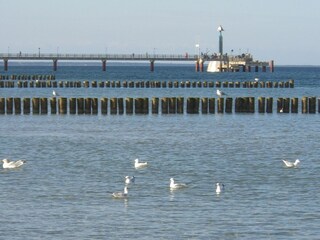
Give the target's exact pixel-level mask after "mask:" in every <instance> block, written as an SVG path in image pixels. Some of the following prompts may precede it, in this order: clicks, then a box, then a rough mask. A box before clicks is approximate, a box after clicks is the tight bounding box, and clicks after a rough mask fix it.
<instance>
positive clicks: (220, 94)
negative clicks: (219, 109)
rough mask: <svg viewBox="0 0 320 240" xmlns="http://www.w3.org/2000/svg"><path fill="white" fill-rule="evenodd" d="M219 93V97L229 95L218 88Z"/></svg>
mask: <svg viewBox="0 0 320 240" xmlns="http://www.w3.org/2000/svg"><path fill="white" fill-rule="evenodd" d="M217 95H218V96H219V97H222V96H223V95H227V94H226V93H225V92H222V91H221V90H219V89H217Z"/></svg>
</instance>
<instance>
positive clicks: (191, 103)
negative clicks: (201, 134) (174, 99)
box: [187, 97, 200, 114]
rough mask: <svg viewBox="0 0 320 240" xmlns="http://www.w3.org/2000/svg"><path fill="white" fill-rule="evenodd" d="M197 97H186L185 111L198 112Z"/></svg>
mask: <svg viewBox="0 0 320 240" xmlns="http://www.w3.org/2000/svg"><path fill="white" fill-rule="evenodd" d="M199 102H200V99H199V98H193V97H189V98H188V99H187V113H189V114H199Z"/></svg>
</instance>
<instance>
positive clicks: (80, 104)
mask: <svg viewBox="0 0 320 240" xmlns="http://www.w3.org/2000/svg"><path fill="white" fill-rule="evenodd" d="M77 110H78V111H77V112H78V115H79V114H84V98H77Z"/></svg>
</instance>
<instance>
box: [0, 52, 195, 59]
mask: <svg viewBox="0 0 320 240" xmlns="http://www.w3.org/2000/svg"><path fill="white" fill-rule="evenodd" d="M0 58H2V59H12V60H53V59H59V60H123V61H130V60H140V61H150V60H160V61H161V60H162V61H195V60H197V59H199V55H191V54H190V55H189V54H186V55H182V54H153V53H145V54H135V53H132V54H76V53H74V54H73V53H67V54H64V53H40V54H39V53H38V54H37V53H0Z"/></svg>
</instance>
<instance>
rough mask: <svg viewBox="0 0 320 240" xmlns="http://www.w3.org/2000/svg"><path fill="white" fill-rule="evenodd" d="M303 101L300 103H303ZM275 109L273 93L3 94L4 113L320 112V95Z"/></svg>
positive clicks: (293, 100) (0, 108)
mask: <svg viewBox="0 0 320 240" xmlns="http://www.w3.org/2000/svg"><path fill="white" fill-rule="evenodd" d="M299 103H300V107H299ZM276 104H277V105H276V109H275V110H274V107H273V106H274V99H273V98H272V97H267V98H266V97H259V98H258V100H257V101H256V99H255V98H254V97H236V98H235V99H233V98H231V97H227V98H217V99H215V98H208V97H202V98H200V97H188V98H186V99H185V98H184V97H164V98H157V97H153V98H152V99H149V98H130V97H128V98H115V97H112V98H106V97H103V98H101V99H98V98H73V97H71V98H65V97H59V98H37V97H34V98H17V97H15V98H13V97H8V98H4V97H0V114H2V115H5V114H6V115H12V114H15V115H20V114H24V115H29V114H33V115H40V114H41V115H44V114H46V115H47V114H51V115H55V114H59V115H65V114H70V115H75V114H78V115H82V114H86V115H97V114H99V113H100V114H101V115H107V114H110V115H123V114H126V115H133V114H135V115H141V114H142V115H146V114H150V113H152V114H215V113H218V114H219V113H226V114H231V113H255V112H256V109H258V110H257V112H258V113H273V112H276V113H283V114H286V113H292V114H294V113H299V112H300V113H302V114H305V113H310V114H314V113H317V112H318V113H320V99H319V98H318V99H317V98H316V97H302V98H301V99H300V100H299V99H298V98H278V99H276Z"/></svg>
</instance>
